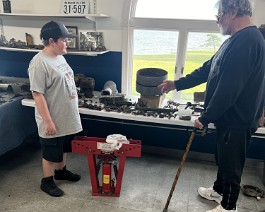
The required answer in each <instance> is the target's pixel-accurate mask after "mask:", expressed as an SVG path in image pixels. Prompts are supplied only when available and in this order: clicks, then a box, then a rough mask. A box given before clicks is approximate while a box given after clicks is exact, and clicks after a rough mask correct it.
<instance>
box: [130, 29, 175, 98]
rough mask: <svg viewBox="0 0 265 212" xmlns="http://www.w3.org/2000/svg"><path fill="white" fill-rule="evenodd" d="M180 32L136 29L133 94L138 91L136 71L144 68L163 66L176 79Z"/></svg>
mask: <svg viewBox="0 0 265 212" xmlns="http://www.w3.org/2000/svg"><path fill="white" fill-rule="evenodd" d="M177 43H178V32H174V31H158V30H135V31H134V55H133V80H132V81H133V83H132V95H139V93H137V92H136V83H135V82H136V73H137V71H138V70H139V69H142V68H161V69H164V70H166V71H167V72H168V78H169V79H174V71H175V61H176V51H177Z"/></svg>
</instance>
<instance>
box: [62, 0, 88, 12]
mask: <svg viewBox="0 0 265 212" xmlns="http://www.w3.org/2000/svg"><path fill="white" fill-rule="evenodd" d="M61 13H62V14H65V15H82V14H88V13H89V0H80V1H78V0H72V1H71V0H68V1H67V0H62V7H61Z"/></svg>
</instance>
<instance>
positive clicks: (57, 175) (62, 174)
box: [54, 166, 81, 182]
mask: <svg viewBox="0 0 265 212" xmlns="http://www.w3.org/2000/svg"><path fill="white" fill-rule="evenodd" d="M80 178H81V176H80V175H78V174H74V173H72V172H71V171H69V170H67V169H66V166H64V167H63V170H55V172H54V179H55V180H68V181H72V182H76V181H78V180H80Z"/></svg>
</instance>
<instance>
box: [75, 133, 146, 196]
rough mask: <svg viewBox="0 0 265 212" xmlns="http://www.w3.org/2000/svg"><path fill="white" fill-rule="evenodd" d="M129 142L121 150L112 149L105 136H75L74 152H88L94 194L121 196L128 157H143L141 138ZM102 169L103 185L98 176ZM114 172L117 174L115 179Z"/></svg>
mask: <svg viewBox="0 0 265 212" xmlns="http://www.w3.org/2000/svg"><path fill="white" fill-rule="evenodd" d="M129 142H130V143H129V144H123V145H122V147H121V148H120V149H119V150H110V149H109V146H110V145H109V144H108V143H106V139H105V138H97V137H86V136H77V137H75V138H74V140H73V141H72V150H73V153H81V154H87V158H88V167H89V172H90V180H91V186H92V195H93V196H114V197H119V196H120V191H121V184H122V177H123V172H124V166H125V160H126V157H141V149H142V146H141V143H142V142H141V141H140V140H129ZM96 156H97V159H96ZM117 157H119V159H120V160H119V167H117V163H116V159H117ZM97 161H98V162H97ZM101 168H102V169H101ZM100 169H101V173H102V178H101V181H102V183H101V185H100V180H99V177H98V175H99V173H100ZM112 173H114V176H115V178H113V179H112Z"/></svg>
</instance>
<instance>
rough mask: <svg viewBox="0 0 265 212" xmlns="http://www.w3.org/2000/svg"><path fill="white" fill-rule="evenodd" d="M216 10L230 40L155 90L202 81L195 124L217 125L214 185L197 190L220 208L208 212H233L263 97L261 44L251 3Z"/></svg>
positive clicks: (225, 0) (222, 3)
mask: <svg viewBox="0 0 265 212" xmlns="http://www.w3.org/2000/svg"><path fill="white" fill-rule="evenodd" d="M217 5H218V14H217V16H216V18H217V24H218V25H219V27H220V30H221V32H222V34H224V35H230V37H229V38H228V39H227V40H226V41H225V42H224V43H223V44H222V46H221V47H220V48H219V50H218V51H217V52H216V54H215V55H214V56H213V57H212V58H211V59H210V60H209V61H206V62H205V63H204V64H203V65H202V67H200V68H198V69H196V70H194V71H193V72H192V73H191V74H188V75H187V76H186V77H182V78H180V79H179V80H176V81H170V80H165V81H164V82H163V83H162V84H161V85H159V87H160V88H161V90H162V92H166V93H167V92H169V91H171V90H174V89H176V90H177V91H180V90H184V89H188V88H191V87H195V86H197V85H199V84H202V83H204V82H207V86H206V93H205V101H204V112H203V113H202V114H201V116H200V117H199V118H198V119H196V120H195V123H194V125H195V127H197V128H200V129H202V128H204V127H207V125H208V124H209V123H214V124H215V126H216V153H215V158H216V163H217V165H218V172H217V178H216V181H215V182H214V185H213V186H211V187H209V188H204V187H200V188H199V189H198V193H199V195H200V196H201V197H203V198H206V199H208V200H212V201H216V202H218V203H219V205H218V206H217V207H216V208H214V209H212V210H209V211H208V212H225V211H238V210H237V199H238V196H239V193H240V182H241V176H242V171H243V167H244V163H245V158H246V150H247V147H248V145H249V143H250V140H251V136H252V134H253V133H254V132H255V131H256V130H257V128H258V124H259V119H260V117H261V115H262V112H263V105H264V96H265V92H264V84H265V80H264V77H265V44H264V40H263V37H262V35H261V33H260V31H259V30H258V29H257V27H256V26H254V24H253V23H252V21H251V16H252V7H251V3H250V1H249V0H219V1H218V3H217Z"/></svg>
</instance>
